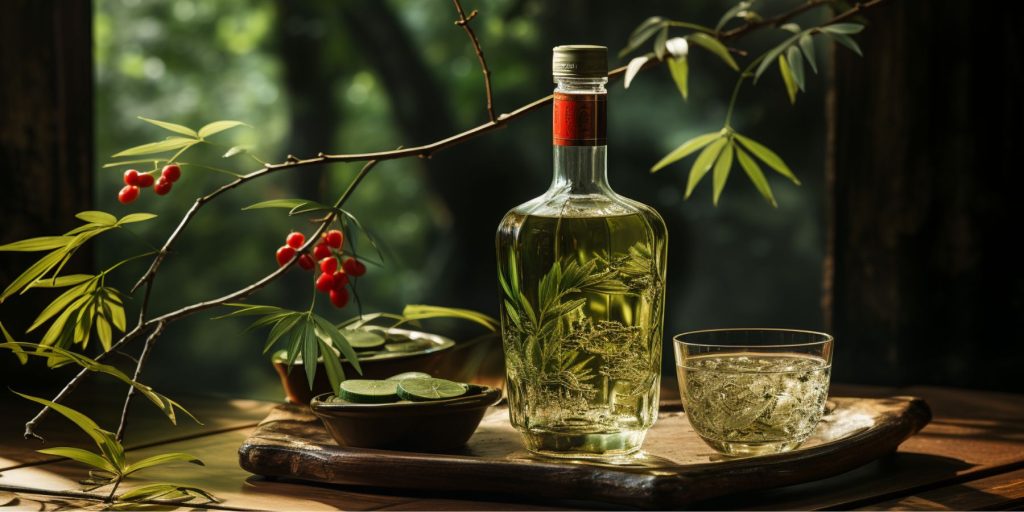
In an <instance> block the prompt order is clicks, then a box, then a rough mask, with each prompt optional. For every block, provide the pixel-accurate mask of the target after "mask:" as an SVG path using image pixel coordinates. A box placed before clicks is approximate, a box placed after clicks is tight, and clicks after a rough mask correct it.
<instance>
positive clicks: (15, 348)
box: [0, 323, 28, 364]
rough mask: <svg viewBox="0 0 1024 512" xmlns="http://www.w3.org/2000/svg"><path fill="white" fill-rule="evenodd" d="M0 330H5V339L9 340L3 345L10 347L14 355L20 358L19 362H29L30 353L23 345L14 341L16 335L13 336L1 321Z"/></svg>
mask: <svg viewBox="0 0 1024 512" xmlns="http://www.w3.org/2000/svg"><path fill="white" fill-rule="evenodd" d="M0 331H2V332H3V335H4V340H6V341H7V342H6V343H5V344H4V345H3V346H4V348H8V349H10V351H11V352H13V353H14V357H17V358H18V362H19V363H21V364H25V363H27V362H28V354H26V353H25V351H24V350H23V349H22V348H21V345H18V342H16V341H14V337H13V336H11V333H9V332H7V328H6V327H4V324H3V323H0Z"/></svg>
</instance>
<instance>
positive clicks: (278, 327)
mask: <svg viewBox="0 0 1024 512" xmlns="http://www.w3.org/2000/svg"><path fill="white" fill-rule="evenodd" d="M299 318H300V317H299V314H298V313H292V314H290V315H289V316H287V317H285V318H282V319H281V320H278V321H277V323H276V324H274V327H272V328H271V329H270V334H268V335H267V342H266V344H265V345H264V346H263V353H264V354H266V353H267V352H269V351H270V348H271V347H273V346H274V344H275V343H277V340H279V339H281V336H283V335H284V334H285V333H287V332H288V331H290V330H292V328H293V327H295V324H296V323H297V322H298V321H299Z"/></svg>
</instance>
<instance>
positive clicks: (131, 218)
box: [117, 212, 156, 226]
mask: <svg viewBox="0 0 1024 512" xmlns="http://www.w3.org/2000/svg"><path fill="white" fill-rule="evenodd" d="M154 218H156V214H155V213H145V212H140V213H129V214H128V215H125V216H124V217H121V220H119V221H117V225H118V226H120V225H124V224H131V223H134V222H143V221H147V220H149V219H154Z"/></svg>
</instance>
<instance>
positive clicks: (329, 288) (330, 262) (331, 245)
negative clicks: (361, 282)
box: [277, 229, 366, 308]
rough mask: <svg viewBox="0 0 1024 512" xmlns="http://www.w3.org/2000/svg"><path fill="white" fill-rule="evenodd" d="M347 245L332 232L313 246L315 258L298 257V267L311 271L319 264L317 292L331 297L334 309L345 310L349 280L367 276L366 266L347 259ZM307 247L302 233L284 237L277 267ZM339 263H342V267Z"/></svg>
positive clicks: (352, 259) (341, 235) (304, 254)
mask: <svg viewBox="0 0 1024 512" xmlns="http://www.w3.org/2000/svg"><path fill="white" fill-rule="evenodd" d="M344 242H345V234H344V233H342V232H341V231H339V230H337V229H332V230H330V231H328V232H326V233H324V234H323V236H322V237H321V240H320V241H319V242H317V244H316V245H314V246H313V251H312V252H313V255H312V257H310V255H309V254H306V253H303V254H302V255H300V256H299V266H300V267H302V268H303V269H305V270H312V269H313V267H314V266H316V264H317V263H316V262H319V265H320V272H321V274H320V276H319V277H317V278H316V289H317V290H319V291H321V292H324V293H326V294H328V295H329V296H330V298H331V304H334V307H337V308H343V307H345V306H346V305H347V304H348V298H349V295H348V288H346V287H347V286H348V282H349V276H353V277H359V276H361V275H363V274H365V273H366V265H363V263H362V262H360V261H359V260H357V259H355V258H352V257H345V256H344V254H343V253H342V250H341V246H342V245H343V244H344ZM305 243H306V237H305V235H303V234H302V233H299V232H297V231H293V232H291V233H289V234H288V236H287V237H285V245H282V246H281V248H280V249H278V250H277V264H278V265H284V264H286V263H288V262H289V261H291V259H292V258H294V257H295V251H297V250H299V249H301V248H302V246H303V244H305ZM339 261H340V262H341V263H340V265H339Z"/></svg>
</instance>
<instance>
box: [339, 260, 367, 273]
mask: <svg viewBox="0 0 1024 512" xmlns="http://www.w3.org/2000/svg"><path fill="white" fill-rule="evenodd" d="M341 268H343V269H345V273H346V274H351V275H353V276H355V277H359V276H361V275H363V274H365V273H366V265H363V264H362V262H360V261H359V260H357V259H355V258H347V259H346V260H345V262H344V263H342V264H341Z"/></svg>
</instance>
